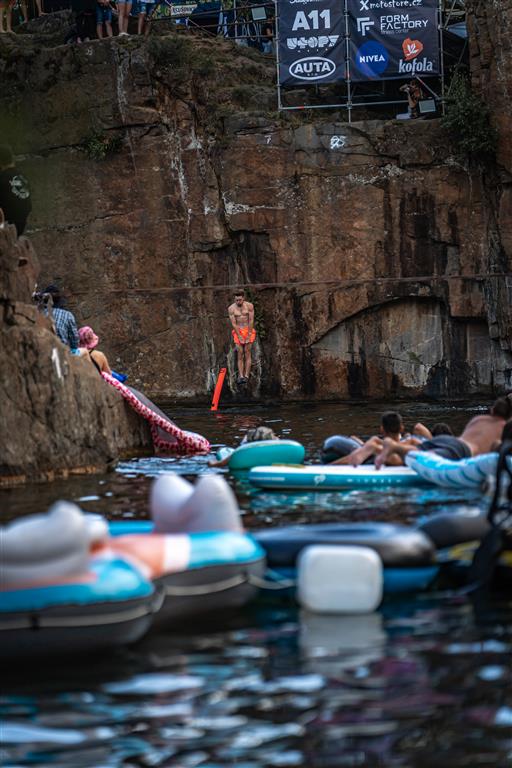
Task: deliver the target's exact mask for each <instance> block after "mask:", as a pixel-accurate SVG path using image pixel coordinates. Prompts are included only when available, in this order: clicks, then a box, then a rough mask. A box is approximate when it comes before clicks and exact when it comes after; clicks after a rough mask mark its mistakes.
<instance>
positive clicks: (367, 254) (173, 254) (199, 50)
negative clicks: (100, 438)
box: [0, 0, 512, 398]
mask: <svg viewBox="0 0 512 768" xmlns="http://www.w3.org/2000/svg"><path fill="white" fill-rule="evenodd" d="M511 13H512V12H511V3H510V2H508V0H503V1H502V2H495V3H484V2H481V3H478V2H475V3H473V7H472V15H471V24H472V25H473V27H472V28H473V29H474V30H475V32H474V34H473V40H472V61H473V73H474V79H475V82H476V83H478V84H479V86H480V87H481V88H482V91H483V92H485V93H486V94H487V93H490V92H492V93H493V97H492V100H491V106H492V110H493V119H494V120H495V122H496V125H497V126H498V127H499V129H500V136H501V139H500V149H499V153H498V158H497V165H496V167H493V168H488V169H487V170H486V171H485V172H481V171H480V170H476V169H475V170H468V169H467V168H465V167H463V166H462V165H460V164H458V163H457V162H456V161H455V159H454V153H453V149H452V148H451V147H450V146H449V142H448V140H447V136H446V135H445V133H444V131H443V129H442V128H441V126H440V124H439V122H438V121H435V120H434V121H428V122H416V123H413V124H410V125H408V124H404V123H398V122H394V121H390V122H383V121H365V122H359V123H352V124H351V125H348V124H347V123H346V122H341V121H339V120H333V119H332V117H329V118H327V119H325V118H319V117H318V114H315V116H314V121H313V119H310V118H309V117H305V116H304V115H303V114H301V115H300V116H299V117H297V116H294V117H291V118H290V117H288V116H279V115H277V114H276V113H272V112H271V110H272V109H274V108H275V106H274V86H273V85H272V77H273V65H272V62H269V61H268V59H266V58H265V57H262V56H260V55H259V54H255V53H251V52H250V51H243V50H239V49H237V48H236V47H235V46H231V44H229V43H225V42H224V41H220V40H207V41H205V40H202V39H200V38H189V37H187V36H185V37H181V36H180V35H177V34H176V33H172V32H169V33H165V34H160V35H156V36H155V37H153V38H150V40H149V42H146V41H141V40H138V39H126V38H124V39H120V40H117V39H115V40H107V41H103V42H94V43H91V44H88V45H82V46H75V47H70V46H59V47H54V48H48V47H46V48H45V47H44V46H36V45H35V43H33V44H30V43H29V42H27V39H25V40H23V43H24V47H23V46H21V45H20V41H16V42H12V41H11V40H2V41H0V67H1V68H2V69H0V73H1V74H0V76H1V77H2V78H3V79H4V81H5V82H6V83H8V84H9V89H8V92H6V93H2V94H0V106H3V103H6V102H7V100H8V101H9V105H10V106H9V120H8V121H7V124H6V125H5V130H6V132H7V134H8V135H9V136H10V138H11V141H12V143H13V145H14V147H15V150H16V152H17V153H18V155H23V156H24V162H23V168H24V171H25V173H26V174H27V175H28V176H29V177H30V179H31V181H32V185H33V188H34V213H33V215H32V217H31V220H30V231H29V234H30V237H31V239H32V240H33V242H34V243H35V246H36V249H37V251H38V253H39V254H40V258H41V260H42V267H43V274H44V279H45V280H52V281H59V282H60V283H61V284H62V285H63V286H64V287H65V289H66V290H67V291H68V292H69V294H70V297H71V304H72V308H73V309H74V311H75V313H76V315H77V317H78V318H79V321H80V322H83V323H84V324H88V325H92V326H93V327H94V328H95V330H96V331H97V333H98V334H99V335H100V337H101V340H102V344H101V346H102V348H104V350H105V351H106V352H107V353H108V354H109V357H110V358H111V359H112V360H113V361H114V363H115V365H116V367H118V368H119V369H122V370H125V371H126V372H128V373H129V374H130V377H131V381H133V382H134V385H135V386H137V387H139V388H142V389H143V390H145V391H146V392H147V393H148V394H149V395H152V396H154V397H157V398H197V397H206V396H207V393H208V392H209V391H211V389H212V387H213V383H214V379H215V375H216V373H217V371H218V369H219V368H220V367H221V366H222V365H224V364H225V361H226V354H227V352H228V350H229V326H228V322H227V317H226V308H227V305H228V304H229V303H230V302H231V300H232V297H231V293H232V288H231V287H232V286H236V285H237V284H246V285H253V286H254V287H253V288H252V289H251V290H250V297H251V298H252V299H253V300H254V301H255V305H256V310H257V318H258V330H259V337H258V341H257V343H256V345H255V346H256V349H255V358H256V365H255V376H254V380H253V382H252V392H251V394H252V395H253V396H255V397H257V396H259V395H262V396H265V395H272V396H282V397H288V398H302V397H308V398H311V397H316V398H335V397H347V396H357V397H359V396H388V395H390V394H393V395H407V394H408V395H417V394H419V393H423V394H427V395H433V396H438V395H439V396H442V395H444V396H445V395H449V396H460V395H462V396H463V395H468V394H470V393H475V392H482V393H490V392H491V391H497V390H504V389H510V388H512V351H511V336H512V334H511V331H512V314H511V312H512V310H511V306H512V280H511V278H508V279H506V278H504V277H503V276H502V277H493V273H494V274H499V275H506V274H510V273H512V224H511V221H512V183H511V182H512V157H511V155H510V147H509V142H508V139H507V136H510V125H509V122H510V107H509V105H510V95H511V94H510V91H511V89H512V74H510V73H511V71H512V70H511V66H510V57H511V48H510V39H511V38H510V28H511V23H512V21H511ZM498 17H499V24H498V23H497V20H498ZM477 26H478V30H479V35H477V34H476V28H477ZM482 30H484V33H482ZM498 30H499V32H498ZM2 70H3V71H2ZM356 117H357V114H356ZM20 127H22V128H23V130H22V131H20ZM103 154H105V155H106V156H105V157H104V159H91V155H95V156H98V155H100V156H101V155H103ZM227 359H228V361H229V368H230V372H231V379H230V381H231V385H232V387H233V388H234V365H233V359H232V355H228V358H227Z"/></svg>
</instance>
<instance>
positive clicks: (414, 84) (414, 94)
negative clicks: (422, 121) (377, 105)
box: [400, 78, 425, 120]
mask: <svg viewBox="0 0 512 768" xmlns="http://www.w3.org/2000/svg"><path fill="white" fill-rule="evenodd" d="M400 91H402V93H406V94H407V103H408V104H409V117H410V118H411V120H414V119H416V118H418V117H419V116H420V108H419V103H420V101H421V100H422V99H424V98H425V94H424V93H423V89H422V87H421V83H420V81H419V80H417V79H416V78H414V79H413V80H411V82H410V83H406V84H405V85H402V86H401V88H400Z"/></svg>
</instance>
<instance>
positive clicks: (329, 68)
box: [290, 56, 336, 80]
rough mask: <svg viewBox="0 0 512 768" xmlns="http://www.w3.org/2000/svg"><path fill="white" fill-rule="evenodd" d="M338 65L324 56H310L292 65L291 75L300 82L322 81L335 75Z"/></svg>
mask: <svg viewBox="0 0 512 768" xmlns="http://www.w3.org/2000/svg"><path fill="white" fill-rule="evenodd" d="M335 71H336V64H335V63H334V61H331V59H326V58H324V57H323V56H308V57H306V58H305V59H298V60H297V61H294V62H293V64H291V65H290V75H291V76H292V77H296V78H297V79H298V80H322V79H323V78H324V77H329V75H332V74H334V72H335Z"/></svg>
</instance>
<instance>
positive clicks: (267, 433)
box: [243, 426, 279, 443]
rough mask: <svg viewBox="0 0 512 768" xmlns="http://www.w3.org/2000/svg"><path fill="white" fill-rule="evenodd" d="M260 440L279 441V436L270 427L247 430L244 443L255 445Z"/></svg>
mask: <svg viewBox="0 0 512 768" xmlns="http://www.w3.org/2000/svg"><path fill="white" fill-rule="evenodd" d="M260 440H279V438H278V436H277V435H276V433H275V432H274V430H273V429H270V427H263V426H262V427H254V428H253V429H249V430H247V434H246V436H245V438H244V441H243V442H244V443H255V442H258V441H260Z"/></svg>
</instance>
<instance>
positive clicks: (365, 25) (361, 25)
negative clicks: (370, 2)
mask: <svg viewBox="0 0 512 768" xmlns="http://www.w3.org/2000/svg"><path fill="white" fill-rule="evenodd" d="M373 26H375V22H374V21H372V20H371V19H370V17H369V16H364V17H363V18H358V20H357V31H358V32H360V33H361V34H362V36H363V37H366V34H367V32H368V30H369V29H370V28H371V27H373Z"/></svg>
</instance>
